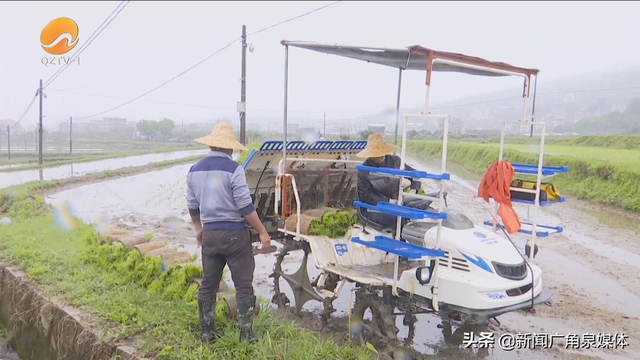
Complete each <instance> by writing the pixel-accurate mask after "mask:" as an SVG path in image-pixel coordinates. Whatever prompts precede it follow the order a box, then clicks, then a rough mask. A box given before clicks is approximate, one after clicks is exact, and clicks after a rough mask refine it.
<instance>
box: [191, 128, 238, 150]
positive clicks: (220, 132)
mask: <svg viewBox="0 0 640 360" xmlns="http://www.w3.org/2000/svg"><path fill="white" fill-rule="evenodd" d="M195 141H197V142H199V143H200V144H204V145H207V146H210V147H216V148H220V149H233V150H241V151H244V150H247V148H246V147H244V146H243V145H242V144H240V143H239V142H238V141H237V140H236V136H235V134H234V133H233V126H231V124H229V123H228V122H221V123H218V124H216V126H215V127H214V128H213V131H212V132H211V134H209V135H207V136H203V137H201V138H197V139H195Z"/></svg>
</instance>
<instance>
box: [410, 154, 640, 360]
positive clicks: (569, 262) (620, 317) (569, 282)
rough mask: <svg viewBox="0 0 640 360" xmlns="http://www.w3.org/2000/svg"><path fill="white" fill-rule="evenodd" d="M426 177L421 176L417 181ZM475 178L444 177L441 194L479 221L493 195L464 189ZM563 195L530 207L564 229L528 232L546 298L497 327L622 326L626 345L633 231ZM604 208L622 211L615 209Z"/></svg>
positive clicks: (632, 324) (638, 289) (636, 325)
mask: <svg viewBox="0 0 640 360" xmlns="http://www.w3.org/2000/svg"><path fill="white" fill-rule="evenodd" d="M413 163H419V162H413ZM418 167H420V166H418ZM423 168H424V167H423ZM430 185H431V184H429V183H425V187H429V186H430ZM469 185H471V186H469ZM478 185H479V182H473V181H469V182H467V184H461V183H460V181H459V180H458V181H450V182H448V183H447V184H446V190H447V192H448V197H447V200H448V205H449V207H452V208H458V209H460V210H462V211H463V212H464V213H465V214H466V215H467V216H469V217H470V218H471V219H472V220H473V221H474V222H475V223H477V224H482V223H483V222H484V221H486V220H489V219H490V218H491V215H490V214H489V212H488V210H493V209H494V205H493V201H492V203H491V204H487V203H486V202H485V201H484V200H482V199H479V198H477V192H474V191H472V189H473V188H475V189H477V186H478ZM431 186H433V185H431ZM433 190H434V191H435V189H433ZM425 191H427V192H428V190H426V189H425ZM571 201H573V199H568V201H567V202H566V203H564V204H558V205H555V206H552V207H550V208H540V210H542V211H539V212H538V214H539V215H538V219H539V223H540V224H544V225H551V226H558V225H560V226H563V227H564V228H566V229H567V231H566V233H562V234H554V235H550V236H549V237H547V238H538V239H537V240H536V244H538V245H539V247H540V251H539V253H538V256H537V257H536V263H537V264H538V265H539V266H540V267H541V268H542V269H543V273H544V275H543V283H544V284H545V287H547V288H549V289H550V290H552V291H554V295H553V297H552V298H551V306H544V305H543V306H538V307H536V312H535V315H533V316H532V315H530V314H527V313H517V314H513V313H511V314H505V315H502V316H501V317H500V318H501V319H500V320H501V322H502V326H500V328H501V329H502V330H506V331H507V332H511V333H515V332H544V333H552V334H554V333H556V332H558V333H559V334H563V335H566V334H568V333H572V334H577V335H579V336H581V335H582V334H584V333H592V334H598V333H611V334H620V333H624V334H626V335H628V336H629V338H628V339H627V342H628V343H629V345H631V346H634V344H637V343H638V342H639V341H640V306H638V305H637V304H639V303H640V277H639V276H638V270H639V267H640V261H639V260H638V259H640V256H639V254H640V238H639V237H638V236H637V235H636V232H635V231H632V230H631V231H630V230H619V229H613V228H611V227H609V226H607V225H605V224H603V223H602V222H601V221H599V220H598V219H597V218H596V217H594V216H592V215H589V214H586V213H584V212H583V211H581V210H580V209H579V208H578V206H580V207H583V208H584V207H587V208H590V209H597V208H598V207H597V206H594V205H591V204H585V203H584V202H580V203H579V204H576V205H573V204H571ZM514 209H515V210H516V212H518V214H519V215H520V216H521V218H522V217H524V216H523V215H525V214H526V213H527V210H526V207H525V206H520V204H514ZM607 210H609V211H610V209H607ZM612 213H614V214H615V215H614V216H625V214H624V213H622V212H620V211H618V212H615V211H612ZM531 216H533V209H531ZM631 217H633V215H632V216H631ZM501 235H502V233H501ZM511 238H512V240H513V241H514V243H515V244H516V246H518V248H519V249H524V244H525V241H526V240H527V239H528V236H527V235H524V234H516V235H512V236H511ZM581 267H582V269H581ZM576 269H577V270H576ZM584 270H586V271H584ZM576 272H577V273H576ZM590 276H591V277H590ZM503 319H504V320H503ZM527 327H528V329H527ZM560 344H561V345H563V346H562V347H561V348H562V350H560V352H561V353H565V354H566V355H568V356H570V358H572V359H577V358H578V357H577V356H581V357H585V358H590V359H592V358H593V356H596V358H602V359H607V360H609V359H637V358H640V355H637V354H632V352H635V351H634V350H630V349H629V348H626V349H624V350H622V349H615V350H612V349H607V350H603V349H600V350H593V349H591V350H586V349H582V350H580V351H577V352H576V351H570V350H565V349H564V341H563V342H561V343H560ZM554 352H555V351H554ZM569 353H571V354H570V355H569Z"/></svg>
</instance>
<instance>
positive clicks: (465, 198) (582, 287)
mask: <svg viewBox="0 0 640 360" xmlns="http://www.w3.org/2000/svg"><path fill="white" fill-rule="evenodd" d="M410 163H412V164H415V163H419V162H415V161H411V162H410ZM418 167H420V166H418ZM167 175H169V174H167ZM179 175H180V180H182V177H183V174H182V173H180V174H179ZM169 177H171V178H169ZM452 178H453V177H452ZM140 180H142V179H140ZM173 180H175V179H174V178H173V175H171V176H168V177H167V178H166V179H163V180H162V182H163V183H166V184H169V182H172V181H173ZM452 180H454V179H452ZM156 181H157V180H156ZM127 184H128V186H133V184H132V183H127ZM145 186H148V185H145ZM477 186H478V183H477V182H469V183H461V182H457V180H454V181H451V182H448V183H447V184H446V190H447V191H448V193H449V196H448V198H447V200H448V205H449V207H452V208H458V209H459V210H462V211H463V212H464V213H465V214H466V215H467V216H469V217H470V218H471V219H472V220H473V221H474V222H475V223H477V224H482V223H483V222H484V221H485V220H488V219H490V218H491V215H490V213H489V211H490V210H493V205H490V204H487V203H486V202H484V201H483V200H482V199H479V198H477V190H476V189H477ZM183 187H184V185H183V184H182V182H180V184H179V185H178V188H177V189H173V191H177V192H178V193H183V190H184V189H183ZM432 187H433V184H432V183H430V182H428V183H425V190H426V191H427V192H429V190H436V189H432ZM164 190H165V191H157V192H154V196H155V194H157V193H162V194H163V196H161V197H163V198H166V200H163V201H159V200H158V202H157V203H155V204H154V205H156V206H159V207H163V208H165V209H169V208H171V209H172V210H173V211H176V210H177V208H180V210H177V214H176V215H178V216H180V212H181V213H182V214H181V215H182V217H183V219H178V221H177V222H175V223H174V224H173V225H171V226H167V225H166V223H165V219H162V218H161V217H160V216H158V213H157V212H156V211H153V212H149V213H147V214H144V213H138V212H136V213H130V215H129V216H127V215H124V214H122V215H124V216H122V218H124V219H122V220H125V221H126V222H127V223H128V224H130V225H131V226H130V229H131V230H132V231H144V232H146V231H150V232H154V233H155V237H156V238H160V239H162V240H167V241H169V242H170V244H171V245H170V246H181V247H183V248H186V249H187V250H189V249H190V250H189V251H190V252H196V251H197V250H196V249H195V239H194V231H193V229H192V226H191V225H190V223H189V222H187V223H185V222H184V221H188V215H187V214H186V210H184V209H182V207H181V204H180V203H176V201H175V199H173V196H169V194H167V193H166V192H167V191H166V189H164ZM560 190H561V191H562V189H560ZM149 196H151V194H150V195H149ZM573 201H574V200H573V199H569V200H568V202H567V203H564V204H558V205H555V206H553V207H550V208H543V211H541V212H540V219H541V223H542V224H545V225H553V226H557V225H561V226H564V227H565V228H566V231H565V233H563V234H556V235H552V236H550V237H549V238H539V239H538V240H537V243H538V244H539V246H540V253H539V254H538V256H537V257H536V263H537V264H539V265H540V266H541V267H542V269H543V272H544V276H543V281H544V284H545V287H548V288H549V289H551V290H552V291H554V296H553V297H552V299H551V304H552V305H551V306H544V305H542V306H538V307H536V312H535V314H528V313H526V312H518V313H508V314H505V315H502V316H500V322H501V323H502V325H501V326H500V327H499V328H498V329H497V332H498V333H504V332H509V333H512V334H514V333H518V332H522V333H526V332H538V333H539V332H544V333H550V334H554V333H556V332H557V333H559V334H568V333H573V334H578V335H581V334H584V333H587V332H590V333H593V334H597V333H607V332H609V333H612V334H613V333H621V332H624V333H625V334H627V335H629V339H628V342H629V344H630V345H631V346H634V345H636V344H638V340H639V339H640V321H639V320H638V317H639V315H640V314H637V313H636V312H640V306H638V305H637V304H639V303H640V279H639V278H638V276H637V273H638V264H640V262H638V261H635V260H636V258H637V257H638V256H639V255H638V254H640V240H639V238H638V236H637V235H636V234H635V232H634V231H632V230H617V229H612V228H611V227H609V226H606V225H605V224H603V223H602V222H600V221H599V220H598V219H597V218H596V217H594V216H592V215H588V214H586V213H584V212H582V211H581V210H579V209H578V207H579V206H580V207H584V206H585V205H584V203H583V202H577V203H576V205H574V203H573ZM591 208H596V206H592V207H591ZM143 211H144V210H143ZM516 211H518V213H519V214H521V215H522V214H526V207H521V206H516ZM127 212H128V211H127ZM113 220H120V219H118V217H116V218H114V219H113ZM639 223H640V221H639ZM512 239H513V240H514V243H515V244H516V246H517V247H518V248H519V249H523V247H524V243H525V240H526V235H522V234H520V235H517V236H512ZM285 259H286V258H285ZM310 260H311V259H310ZM287 261H291V262H295V259H294V258H293V257H292V258H290V259H287ZM256 265H258V264H256ZM256 270H257V274H256V276H255V279H256V284H254V286H256V289H257V288H261V289H265V288H266V287H269V288H271V287H272V285H273V284H272V282H270V281H269V279H263V278H265V277H266V275H268V274H270V273H271V270H272V269H271V268H268V266H267V268H264V269H262V268H258V267H257V268H256ZM264 272H266V273H267V274H264ZM258 274H260V276H258ZM347 300H348V299H347ZM340 310H342V309H339V311H340ZM425 320H426V319H425ZM421 321H422V320H421ZM301 323H302V324H303V325H305V327H308V328H311V329H313V330H315V331H319V332H321V333H324V334H325V335H326V334H327V332H328V333H329V334H330V335H334V336H335V335H336V334H332V332H334V331H333V330H327V329H319V328H318V326H317V323H318V322H317V321H316V322H314V321H313V319H312V316H305V317H304V318H303V320H302V321H301ZM432 323H433V321H432ZM434 327H435V325H434ZM334 330H335V329H334ZM496 337H497V335H496ZM423 340H424V339H423ZM496 346H497V345H496ZM429 347H431V348H432V349H433V348H437V347H438V346H437V345H436V346H433V347H432V346H429ZM496 351H497V350H496ZM632 351H633V350H631V351H630V350H629V349H625V350H615V351H614V350H607V351H604V350H600V351H598V350H593V349H591V350H581V351H578V352H576V351H571V350H565V349H564V346H559V347H558V345H556V346H554V348H553V349H551V350H534V351H531V350H524V351H523V350H521V351H520V352H521V353H520V354H515V353H514V352H512V353H511V354H505V356H507V355H509V356H508V359H516V358H517V359H533V358H535V359H538V358H539V356H540V355H541V356H542V358H544V359H547V358H555V359H580V360H582V359H584V360H587V359H589V360H590V359H598V358H600V359H607V360H608V359H614V360H615V359H636V358H638V356H636V355H635V354H632V353H631V352H632ZM449 352H451V355H450V356H452V357H449V356H448V355H449V354H448V353H449ZM445 353H447V355H445V357H446V358H452V359H463V358H466V357H465V356H464V355H463V354H461V351H460V350H458V349H447V351H446V352H445ZM454 353H455V354H454ZM439 355H444V353H439ZM494 356H497V357H494ZM494 356H491V358H492V359H497V358H500V359H501V360H502V355H501V354H495V355H494ZM512 356H515V357H512ZM505 359H507V357H505Z"/></svg>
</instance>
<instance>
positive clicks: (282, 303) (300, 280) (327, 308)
mask: <svg viewBox="0 0 640 360" xmlns="http://www.w3.org/2000/svg"><path fill="white" fill-rule="evenodd" d="M299 249H302V250H303V252H304V255H303V257H302V261H301V262H300V267H299V268H298V270H297V271H296V272H295V273H293V274H287V273H285V272H284V271H283V270H282V261H283V260H284V258H285V257H286V256H287V255H288V254H289V253H290V252H292V251H295V250H299ZM310 250H311V249H310V247H309V243H307V242H305V241H302V242H298V241H293V242H289V243H287V244H286V245H285V246H284V247H283V248H282V249H281V250H280V252H279V253H278V254H277V255H276V256H277V259H276V263H275V265H274V269H273V274H271V275H270V277H273V279H274V293H275V294H274V295H273V298H272V299H271V301H272V302H273V303H274V304H276V305H278V307H279V308H280V309H288V310H292V311H293V313H294V314H295V315H297V316H301V311H302V307H303V306H304V304H306V303H307V302H309V301H310V300H316V301H319V302H321V303H323V305H324V313H323V315H322V318H323V320H325V321H326V320H328V318H329V316H330V314H331V313H332V312H334V311H335V309H333V305H332V302H333V300H334V299H335V298H333V297H323V296H321V295H320V294H318V292H317V291H316V290H315V289H314V287H315V286H316V284H317V280H316V281H314V283H313V284H312V283H311V280H310V279H309V273H308V271H307V263H308V259H309V252H310ZM280 278H282V279H284V280H286V282H287V283H288V284H289V287H290V289H291V291H292V293H293V303H291V299H289V297H288V296H287V295H286V294H285V292H284V291H283V290H284V289H283V288H281V283H280Z"/></svg>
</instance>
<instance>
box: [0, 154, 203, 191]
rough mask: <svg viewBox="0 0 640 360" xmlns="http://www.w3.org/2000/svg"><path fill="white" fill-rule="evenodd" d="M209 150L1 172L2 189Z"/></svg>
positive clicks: (177, 157)
mask: <svg viewBox="0 0 640 360" xmlns="http://www.w3.org/2000/svg"><path fill="white" fill-rule="evenodd" d="M206 153H207V150H190V151H176V152H168V153H161V154H148V155H137V156H128V157H123V158H119V159H107V160H100V161H92V162H85V163H77V164H71V165H62V166H56V167H51V168H44V169H39V170H24V171H16V172H7V173H1V174H0V189H1V188H5V187H9V186H12V185H18V184H23V183H26V182H29V181H38V180H40V181H42V180H45V181H47V180H59V179H66V178H70V177H73V176H82V175H85V174H88V173H92V172H99V171H105V170H115V169H119V168H123V167H129V166H141V165H147V164H149V163H154V162H161V161H165V160H175V159H180V158H185V157H190V156H195V155H205V154H206Z"/></svg>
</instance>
